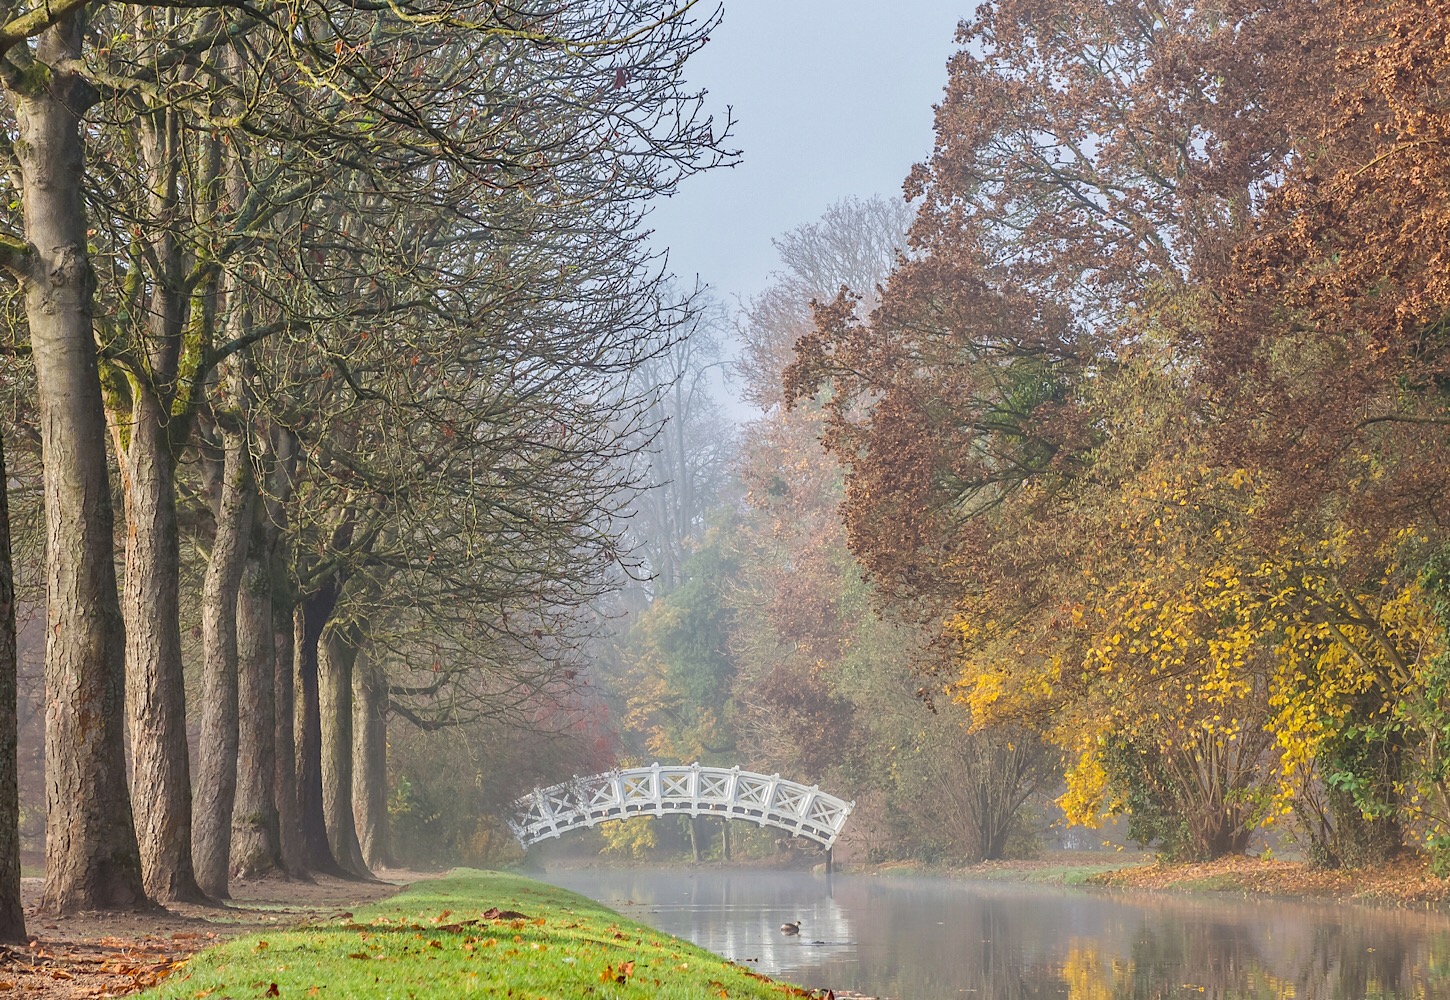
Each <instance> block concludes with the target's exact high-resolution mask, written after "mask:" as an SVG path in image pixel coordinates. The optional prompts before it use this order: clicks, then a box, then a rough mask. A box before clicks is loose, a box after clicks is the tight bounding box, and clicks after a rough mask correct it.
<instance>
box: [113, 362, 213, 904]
mask: <svg viewBox="0 0 1450 1000" xmlns="http://www.w3.org/2000/svg"><path fill="white" fill-rule="evenodd" d="M134 392H135V398H134V400H133V405H132V407H131V411H130V412H131V417H130V424H131V426H130V428H129V434H130V442H129V446H128V447H127V448H126V461H125V462H124V463H123V465H122V477H121V478H122V484H123V487H124V490H125V498H126V581H125V588H124V591H123V600H122V611H123V612H124V615H125V620H126V707H127V714H128V716H129V720H130V728H131V797H132V800H133V802H134V803H135V809H136V820H137V823H136V838H137V840H138V841H139V844H140V849H141V873H142V876H143V878H144V882H145V886H146V891H147V893H149V894H150V895H151V896H152V897H153V898H154V899H158V900H164V901H172V900H177V901H183V900H189V901H196V900H199V899H201V898H203V897H202V892H201V889H200V888H199V887H198V886H197V882H196V875H195V873H194V871H193V869H192V863H191V769H190V764H189V761H188V752H187V745H186V690H185V681H184V679H183V667H182V659H181V626H180V621H181V615H180V586H181V553H180V549H179V547H178V542H177V533H176V487H175V469H174V465H175V462H174V458H173V456H172V451H171V440H170V430H169V429H168V427H167V423H168V418H169V414H168V412H167V408H166V406H165V404H164V403H163V402H162V401H161V400H160V399H158V398H157V397H156V395H155V394H154V393H153V392H152V391H151V390H150V388H149V387H146V386H144V385H141V384H139V383H137V384H136V386H135V390H134Z"/></svg>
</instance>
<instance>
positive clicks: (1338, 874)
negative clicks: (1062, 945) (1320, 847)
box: [1083, 855, 1450, 910]
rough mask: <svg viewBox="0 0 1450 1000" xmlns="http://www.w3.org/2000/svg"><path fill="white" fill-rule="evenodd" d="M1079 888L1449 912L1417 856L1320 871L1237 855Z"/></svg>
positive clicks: (1113, 875) (1117, 874) (1445, 891)
mask: <svg viewBox="0 0 1450 1000" xmlns="http://www.w3.org/2000/svg"><path fill="white" fill-rule="evenodd" d="M1083 884H1086V885H1096V886H1105V887H1110V888H1117V889H1145V890H1156V891H1170V892H1192V893H1204V892H1218V893H1241V894H1244V895H1249V896H1273V897H1284V898H1290V899H1317V900H1332V901H1337V902H1347V903H1374V904H1379V905H1385V904H1388V905H1395V906H1408V907H1414V908H1416V909H1435V910H1447V909H1450V881H1447V880H1446V879H1443V878H1440V877H1439V876H1437V875H1435V874H1434V873H1433V872H1431V871H1430V867H1429V864H1428V863H1427V862H1426V861H1425V860H1424V859H1422V858H1418V857H1408V858H1403V859H1398V860H1395V861H1391V862H1388V863H1386V864H1383V865H1380V866H1377V867H1375V868H1362V869H1342V870H1333V871H1326V870H1325V869H1322V868H1313V867H1311V866H1310V865H1309V864H1307V863H1306V862H1302V861H1279V860H1269V859H1266V858H1252V857H1245V856H1242V855H1238V856H1232V857H1227V858H1219V859H1218V860H1217V861H1206V862H1201V863H1196V864H1194V863H1184V864H1150V865H1142V866H1137V867H1133V868H1124V869H1120V870H1117V871H1111V872H1103V873H1100V874H1096V875H1092V876H1090V877H1089V878H1087V879H1086V880H1084V883H1083Z"/></svg>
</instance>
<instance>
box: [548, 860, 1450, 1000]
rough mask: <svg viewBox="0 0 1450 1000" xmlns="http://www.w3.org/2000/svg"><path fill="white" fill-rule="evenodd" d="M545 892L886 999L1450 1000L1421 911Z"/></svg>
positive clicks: (1441, 947) (708, 887) (1007, 887)
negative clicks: (791, 925)
mask: <svg viewBox="0 0 1450 1000" xmlns="http://www.w3.org/2000/svg"><path fill="white" fill-rule="evenodd" d="M544 878H545V879H546V880H547V881H550V882H553V883H554V884H556V885H560V886H563V887H564V888H568V889H572V890H574V891H576V892H580V893H583V894H584V895H586V896H590V897H592V898H594V899H597V900H599V901H601V902H603V903H605V904H606V905H608V906H611V907H613V908H614V909H616V910H619V911H620V912H622V913H624V914H625V915H627V916H630V917H632V918H634V919H637V920H640V921H642V922H645V923H648V924H652V925H653V926H655V927H658V928H659V929H661V930H664V931H667V932H669V933H671V934H674V935H677V936H679V937H682V938H687V939H689V940H691V941H694V942H695V943H697V944H699V945H702V946H703V947H705V948H708V949H710V950H711V951H713V952H716V953H717V954H720V955H723V956H725V957H726V958H729V959H732V960H734V961H735V962H738V963H741V964H744V965H747V966H748V967H750V968H754V969H758V970H759V971H761V972H763V973H765V974H767V975H770V976H775V977H779V978H782V979H788V980H791V981H793V982H796V983H800V984H802V985H805V986H811V987H831V988H833V989H837V990H851V991H855V992H858V993H862V994H867V995H869V996H873V997H890V998H896V1000H931V998H961V997H973V998H978V1000H1019V998H1020V1000H1036V998H1047V997H1053V998H1057V997H1062V998H1071V1000H1117V998H1124V1000H1129V998H1131V1000H1159V998H1168V997H1175V998H1177V997H1185V998H1187V997H1200V998H1210V1000H1238V998H1254V1000H1261V998H1275V1000H1279V998H1291V997H1292V998H1294V1000H1339V998H1344V1000H1365V998H1378V1000H1411V998H1413V1000H1425V998H1431V1000H1433V998H1435V997H1450V919H1446V918H1445V917H1442V916H1440V915H1437V914H1427V913H1423V912H1417V911H1405V910H1382V909H1372V908H1367V907H1358V906H1347V905H1329V904H1312V903H1297V902H1285V901H1278V900H1258V899H1243V898H1226V897H1187V896H1172V895H1148V894H1137V895H1131V896H1130V895H1120V894H1107V893H1103V892H1099V891H1093V890H1078V889H1066V888H1052V887H1043V886H1035V885H1027V884H1017V883H1001V882H971V881H961V880H953V879H940V878H918V877H896V876H869V875H837V876H834V877H833V878H831V879H829V880H828V879H827V878H826V877H825V876H824V875H811V874H808V873H801V872H762V871H753V870H728V869H727V870H719V869H698V870H665V871H660V870H655V869H642V868H641V869H632V868H626V869H586V870H555V871H550V872H549V873H547V874H546V875H545V876H544ZM796 920H799V921H800V922H801V933H800V935H799V936H798V937H789V936H786V935H783V934H782V933H781V932H780V929H779V928H780V925H781V924H783V923H785V922H787V921H796Z"/></svg>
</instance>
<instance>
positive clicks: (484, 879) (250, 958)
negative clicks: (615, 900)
mask: <svg viewBox="0 0 1450 1000" xmlns="http://www.w3.org/2000/svg"><path fill="white" fill-rule="evenodd" d="M142 995H143V996H145V997H152V998H168V1000H182V998H185V1000H199V998H211V1000H223V998H231V1000H244V998H245V1000H250V998H254V997H255V998H266V997H282V998H288V997H299V998H301V997H319V998H322V1000H327V998H333V1000H341V998H348V1000H352V998H357V1000H373V998H376V1000H407V998H425V997H449V998H452V997H468V996H479V997H506V996H513V997H518V998H520V1000H522V998H528V1000H539V998H548V1000H575V998H585V997H594V998H599V1000H606V998H607V1000H631V998H645V997H660V998H664V1000H671V998H676V1000H686V998H689V1000H698V998H701V997H728V998H736V1000H767V998H768V1000H780V998H782V997H787V996H795V997H806V996H812V995H813V994H811V993H810V992H809V991H806V990H802V989H799V988H797V987H794V986H790V985H788V984H785V983H778V982H774V981H772V980H769V979H767V978H765V977H764V976H761V975H759V974H757V973H755V972H752V971H750V970H749V969H745V968H742V967H740V966H737V965H733V964H731V963H729V962H726V961H725V960H724V959H722V958H720V957H719V956H717V955H713V954H711V953H710V952H707V951H705V950H704V949H701V948H697V947H696V946H694V945H692V944H689V943H687V942H684V941H680V940H679V939H677V938H673V937H670V936H669V935H667V934H662V933H660V932H659V931H656V930H653V929H652V928H649V927H646V926H644V925H643V924H638V923H635V922H633V921H631V920H626V919H625V918H624V917H621V916H620V915H619V914H617V913H615V912H614V911H613V910H610V909H608V908H607V907H604V906H601V905H600V904H598V903H596V902H594V901H593V900H590V899H586V898H585V897H583V896H579V895H576V894H574V893H572V892H567V891H565V890H563V889H556V888H555V887H553V886H550V885H544V884H543V883H540V882H535V881H533V880H532V879H527V878H522V877H520V876H517V875H507V874H503V873H499V872H482V871H471V870H467V869H459V870H457V871H454V872H452V873H450V874H449V875H448V876H446V877H444V878H441V879H433V880H429V881H427V882H419V883H417V884H415V885H413V886H412V887H410V888H409V889H407V890H405V891H404V892H402V893H399V894H398V895H396V896H393V897H392V898H390V899H387V900H385V901H383V902H381V903H376V904H374V905H371V906H366V907H362V908H360V909H358V910H357V911H356V912H355V913H353V914H352V915H351V916H350V917H348V918H347V919H344V920H341V921H338V922H333V923H324V924H314V925H309V926H302V927H297V928H293V929H290V930H282V931H276V932H271V933H267V934H265V935H258V934H252V935H247V936H245V937H239V938H236V939H233V940H231V941H228V942H226V943H225V944H221V945H218V946H217V947H214V948H210V949H208V950H206V951H204V952H201V953H199V954H197V955H196V956H194V957H193V958H192V959H191V960H190V961H188V962H187V963H186V966H185V968H183V969H182V970H180V971H178V972H177V973H176V974H175V975H173V976H172V977H171V978H170V979H168V980H167V981H166V982H165V983H163V984H162V985H161V986H159V987H157V988H155V989H153V990H151V991H149V992H147V993H145V994H142Z"/></svg>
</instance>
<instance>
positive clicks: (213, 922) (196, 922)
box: [0, 870, 434, 1000]
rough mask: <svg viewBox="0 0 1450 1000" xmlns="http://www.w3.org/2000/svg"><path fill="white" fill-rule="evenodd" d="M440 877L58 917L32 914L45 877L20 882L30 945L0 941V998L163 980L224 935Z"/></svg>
mask: <svg viewBox="0 0 1450 1000" xmlns="http://www.w3.org/2000/svg"><path fill="white" fill-rule="evenodd" d="M430 877H434V876H431V875H428V874H423V873H419V872H412V871H404V870H384V871H382V872H380V873H379V878H380V879H381V880H382V881H380V882H373V883H363V882H346V881H343V880H341V879H335V878H329V877H326V876H318V878H317V880H316V881H315V882H290V881H283V880H280V879H266V880H262V881H257V882H243V883H239V884H234V885H233V886H232V899H231V900H230V901H229V902H228V903H227V904H226V905H225V906H215V907H207V906H194V905H184V904H183V905H176V906H172V907H170V908H168V909H165V910H160V909H158V910H156V911H153V912H150V913H125V914H115V913H88V914H81V915H79V916H74V917H64V918H61V919H56V920H41V919H39V918H37V917H36V916H35V912H34V910H35V904H36V902H37V901H38V900H39V898H40V888H41V880H40V879H38V878H27V879H23V880H22V881H21V896H22V898H23V900H24V902H25V913H26V927H27V929H28V930H29V932H30V937H31V942H30V944H29V946H28V947H16V946H12V947H5V946H3V945H0V998H9V997H46V998H48V1000H51V998H53V1000H90V998H97V997H118V996H125V995H126V994H128V993H135V992H137V991H138V990H142V989H145V988H146V987H148V986H152V985H154V984H156V983H157V982H160V981H161V980H162V979H164V978H165V977H166V976H167V975H169V974H170V973H171V972H172V971H174V970H175V969H176V968H177V966H178V964H179V963H181V962H183V961H185V960H186V958H188V957H189V956H190V955H192V954H193V953H195V952H197V951H200V950H201V949H202V948H206V947H208V946H209V945H211V944H214V943H215V942H216V941H218V940H219V939H221V938H227V937H232V936H234V935H237V934H246V933H251V932H255V931H257V930H260V929H264V928H267V927H292V926H296V925H298V924H304V923H308V922H311V921H317V920H328V919H332V918H336V917H340V916H343V915H345V914H347V912H348V911H349V910H350V909H351V908H352V907H354V906H360V905H363V904H365V903H370V902H373V901H375V900H378V899H383V898H385V897H387V896H391V895H392V894H393V893H395V892H397V891H399V890H400V889H402V888H403V886H405V885H408V884H409V883H412V882H417V881H419V880H420V879H425V878H430Z"/></svg>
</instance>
